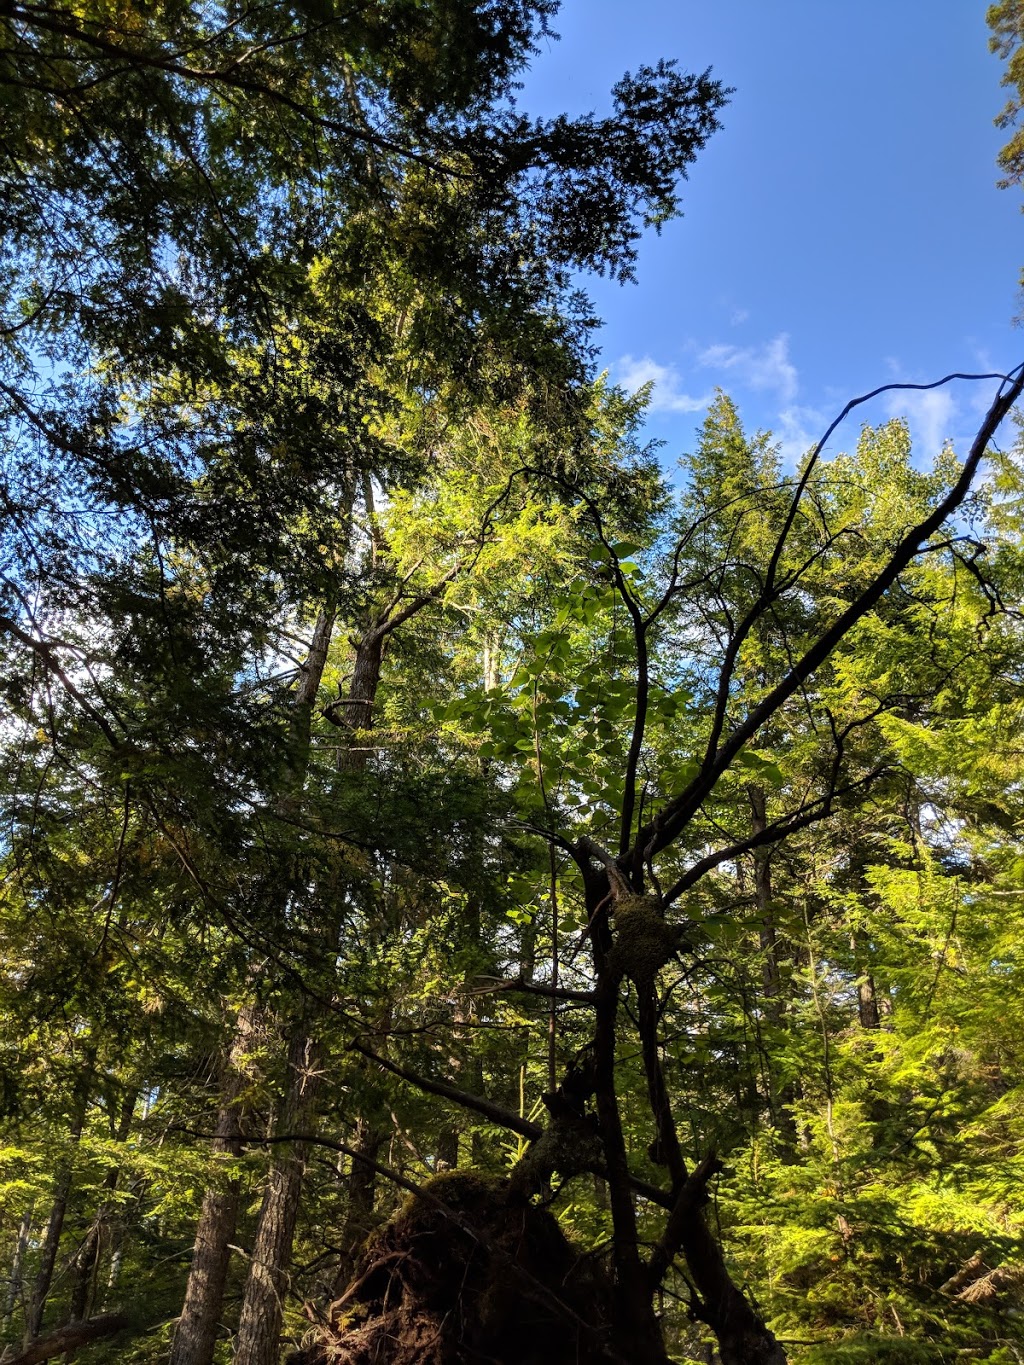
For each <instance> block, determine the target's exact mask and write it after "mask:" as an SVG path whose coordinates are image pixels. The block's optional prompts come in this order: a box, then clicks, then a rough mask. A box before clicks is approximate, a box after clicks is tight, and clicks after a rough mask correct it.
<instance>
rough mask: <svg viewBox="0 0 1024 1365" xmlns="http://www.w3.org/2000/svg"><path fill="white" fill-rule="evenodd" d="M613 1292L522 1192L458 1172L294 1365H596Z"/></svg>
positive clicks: (415, 1200)
mask: <svg viewBox="0 0 1024 1365" xmlns="http://www.w3.org/2000/svg"><path fill="white" fill-rule="evenodd" d="M608 1302H610V1291H609V1287H608V1285H607V1284H606V1283H605V1282H604V1279H603V1276H602V1274H601V1272H600V1270H599V1269H598V1268H597V1267H595V1266H594V1265H593V1264H592V1263H591V1262H590V1261H589V1260H587V1259H585V1258H581V1256H580V1254H579V1253H578V1251H577V1250H576V1249H574V1248H573V1247H572V1246H571V1245H570V1243H569V1242H568V1241H567V1240H566V1238H565V1236H564V1234H563V1233H562V1231H561V1229H560V1228H559V1226H558V1223H557V1222H556V1220H555V1219H554V1217H553V1216H552V1215H551V1214H550V1213H549V1212H548V1211H547V1210H546V1209H542V1208H539V1207H537V1206H536V1205H534V1204H531V1203H530V1202H529V1200H528V1199H525V1198H524V1197H523V1195H522V1193H521V1192H520V1191H519V1190H517V1189H516V1188H515V1187H514V1186H513V1185H512V1183H511V1182H510V1181H508V1180H504V1179H497V1178H494V1177H488V1176H484V1175H480V1174H478V1173H476V1172H473V1171H450V1172H446V1173H445V1174H444V1175H439V1176H436V1177H434V1179H433V1180H430V1181H428V1182H427V1184H426V1185H425V1186H424V1187H423V1190H422V1192H421V1193H420V1194H418V1195H414V1196H412V1197H411V1198H410V1199H408V1200H407V1201H406V1203H405V1204H404V1206H403V1207H402V1208H401V1209H400V1210H399V1212H398V1213H397V1214H396V1215H395V1216H394V1217H393V1218H392V1219H391V1221H390V1222H389V1223H387V1224H385V1226H384V1227H383V1228H381V1229H380V1230H379V1231H378V1232H376V1233H374V1234H373V1236H372V1237H371V1238H370V1239H369V1241H368V1242H367V1244H366V1247H365V1250H364V1253H363V1255H362V1257H361V1259H360V1262H359V1264H358V1265H357V1267H356V1270H355V1274H354V1276H353V1279H352V1283H351V1284H350V1286H349V1288H348V1289H347V1290H346V1292H345V1294H343V1295H342V1297H341V1298H340V1299H339V1300H338V1301H337V1302H336V1303H335V1304H334V1305H333V1307H332V1310H331V1315H330V1324H331V1325H330V1327H329V1328H327V1329H322V1330H321V1329H318V1331H317V1333H316V1336H315V1337H314V1338H313V1339H311V1340H310V1341H309V1343H308V1344H307V1345H306V1347H305V1348H304V1349H303V1350H302V1351H301V1352H300V1353H299V1354H298V1355H294V1356H292V1357H291V1361H290V1365H380V1362H381V1361H385V1360H386V1361H387V1362H388V1365H462V1363H463V1362H465V1365H469V1362H471V1361H477V1362H478V1361H480V1360H490V1361H493V1362H495V1365H564V1362H566V1361H573V1362H577V1361H578V1362H580V1365H596V1362H598V1361H601V1360H603V1359H606V1357H605V1355H604V1352H603V1350H602V1346H603V1345H604V1343H605V1342H606V1340H607V1337H606V1333H605V1331H604V1328H603V1325H602V1324H603V1323H604V1320H605V1305H606V1304H607V1303H608Z"/></svg>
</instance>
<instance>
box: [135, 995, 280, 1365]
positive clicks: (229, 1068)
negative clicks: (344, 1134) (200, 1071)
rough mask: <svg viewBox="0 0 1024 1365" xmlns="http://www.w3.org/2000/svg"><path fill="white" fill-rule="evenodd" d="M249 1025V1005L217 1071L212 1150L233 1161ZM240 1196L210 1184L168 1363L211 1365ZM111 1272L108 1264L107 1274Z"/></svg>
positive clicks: (234, 1183)
mask: <svg viewBox="0 0 1024 1365" xmlns="http://www.w3.org/2000/svg"><path fill="white" fill-rule="evenodd" d="M255 1021H256V1011H255V1007H254V1006H252V1005H247V1006H244V1007H243V1008H242V1010H241V1011H240V1012H239V1016H238V1022H237V1024H236V1026H235V1037H234V1040H233V1042H232V1045H231V1050H230V1052H229V1053H228V1056H227V1058H226V1059H225V1062H224V1065H223V1068H222V1073H221V1076H222V1078H221V1097H222V1098H221V1107H220V1112H219V1114H218V1116H217V1129H216V1132H217V1136H216V1138H215V1139H214V1142H213V1150H214V1152H217V1153H220V1154H222V1155H225V1156H229V1157H238V1156H240V1155H241V1152H242V1132H241V1122H240V1120H241V1112H240V1100H241V1096H242V1093H243V1091H244V1088H245V1083H246V1074H245V1055H246V1053H247V1051H248V1050H249V1047H250V1046H251V1040H252V1033H253V1030H254V1027H255ZM240 1192H241V1189H240V1184H239V1181H238V1179H237V1178H233V1179H231V1180H229V1181H228V1182H227V1184H226V1185H225V1186H223V1187H220V1186H211V1187H210V1188H209V1189H208V1190H207V1191H206V1194H205V1196H204V1198H203V1209H202V1212H201V1213H200V1215H199V1226H198V1227H197V1228H196V1240H195V1245H194V1247H193V1250H192V1264H191V1266H190V1268H189V1273H188V1285H187V1287H186V1290H185V1303H184V1305H183V1307H182V1310H181V1317H180V1318H179V1319H178V1325H177V1327H176V1328H175V1330H174V1340H173V1341H172V1343H171V1354H170V1358H169V1361H168V1365H212V1361H213V1353H214V1349H215V1347H216V1344H217V1335H218V1332H219V1330H220V1315H221V1307H222V1305H223V1302H224V1286H225V1284H226V1283H227V1277H228V1267H229V1264H230V1260H231V1249H230V1244H231V1239H232V1238H233V1237H234V1234H235V1223H236V1221H237V1218H238V1203H239V1197H240ZM113 1271H114V1267H113V1264H112V1265H111V1274H113Z"/></svg>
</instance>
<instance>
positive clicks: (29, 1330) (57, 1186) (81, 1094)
mask: <svg viewBox="0 0 1024 1365" xmlns="http://www.w3.org/2000/svg"><path fill="white" fill-rule="evenodd" d="M95 1059H96V1053H95V1050H94V1049H91V1050H90V1051H89V1052H88V1054H87V1055H86V1057H85V1059H84V1061H83V1066H82V1071H81V1074H80V1076H79V1079H78V1084H77V1086H76V1094H75V1108H74V1112H73V1114H72V1116H71V1133H70V1136H71V1143H72V1146H77V1145H78V1142H79V1141H80V1139H81V1136H82V1129H83V1128H84V1127H85V1113H86V1109H87V1107H88V1104H89V1088H90V1086H91V1084H92V1072H93V1065H94V1063H95ZM71 1181H72V1165H71V1159H70V1157H68V1158H67V1159H65V1160H64V1161H62V1162H61V1163H60V1165H59V1167H58V1169H57V1175H56V1179H55V1180H54V1188H53V1203H52V1204H51V1206H50V1217H49V1219H48V1220H47V1223H46V1233H45V1235H44V1237H43V1245H42V1249H41V1250H40V1253H39V1269H38V1271H37V1273H36V1282H35V1286H34V1288H33V1290H32V1301H31V1303H30V1304H29V1309H28V1315H27V1319H26V1322H25V1347H26V1348H28V1347H29V1346H30V1345H31V1344H32V1342H34V1341H35V1340H36V1338H37V1337H38V1336H39V1333H40V1331H41V1330H42V1326H43V1314H44V1313H45V1311H46V1300H47V1297H48V1295H49V1293H50V1285H51V1283H52V1281H53V1267H54V1265H55V1264H56V1261H57V1248H58V1247H59V1245H60V1235H61V1233H62V1231H63V1230H64V1217H65V1214H66V1213H67V1208H68V1196H69V1195H70V1193H71Z"/></svg>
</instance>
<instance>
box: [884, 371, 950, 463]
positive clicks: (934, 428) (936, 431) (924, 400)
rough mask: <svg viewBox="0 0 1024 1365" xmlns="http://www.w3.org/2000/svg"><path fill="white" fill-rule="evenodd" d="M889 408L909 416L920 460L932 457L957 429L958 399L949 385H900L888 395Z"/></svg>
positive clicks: (890, 412)
mask: <svg viewBox="0 0 1024 1365" xmlns="http://www.w3.org/2000/svg"><path fill="white" fill-rule="evenodd" d="M885 411H886V413H887V415H888V416H889V417H906V418H907V420H908V421H909V423H910V434H911V437H912V438H913V442H914V447H915V450H914V454H915V457H916V459H918V460H920V459H924V460H925V461H930V460H931V458H932V456H933V455H937V454H938V452H939V451H940V450H941V449H942V443H943V441H947V440H949V439H951V438H952V437H953V436H954V435H955V434H956V431H957V422H958V418H959V414H958V409H957V401H956V399H955V398H954V397H953V395H952V393H951V392H950V391H949V389H900V390H898V391H897V392H895V393H890V394H887V395H886V399H885Z"/></svg>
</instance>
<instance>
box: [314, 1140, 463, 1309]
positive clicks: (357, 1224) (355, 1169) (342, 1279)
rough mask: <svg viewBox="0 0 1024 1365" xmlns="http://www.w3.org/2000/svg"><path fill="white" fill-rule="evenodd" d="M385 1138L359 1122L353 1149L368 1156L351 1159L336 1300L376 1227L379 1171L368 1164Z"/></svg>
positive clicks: (335, 1292) (336, 1276) (346, 1286)
mask: <svg viewBox="0 0 1024 1365" xmlns="http://www.w3.org/2000/svg"><path fill="white" fill-rule="evenodd" d="M385 1137H386V1134H385V1133H384V1132H383V1131H382V1130H381V1129H379V1128H377V1127H375V1126H374V1124H372V1123H370V1122H368V1121H367V1120H366V1119H363V1118H360V1119H357V1120H356V1131H355V1136H354V1139H353V1141H352V1147H353V1150H354V1151H356V1152H359V1153H360V1155H362V1156H365V1157H366V1158H367V1161H357V1160H356V1159H355V1157H353V1158H352V1169H351V1171H350V1172H349V1177H348V1191H347V1193H348V1202H347V1206H346V1210H345V1222H344V1225H343V1227H342V1230H341V1257H340V1259H339V1261H338V1269H337V1273H336V1274H335V1278H334V1296H335V1298H338V1297H339V1296H340V1295H341V1294H343V1293H344V1292H345V1290H346V1289H347V1288H348V1284H349V1281H350V1280H351V1278H352V1273H353V1271H354V1269H355V1266H356V1263H357V1261H358V1260H359V1251H360V1248H361V1247H362V1245H363V1243H364V1242H365V1241H366V1238H367V1237H368V1236H369V1234H370V1231H371V1229H372V1226H373V1205H374V1198H375V1195H376V1191H377V1172H376V1171H375V1170H374V1168H373V1167H372V1166H370V1165H369V1164H368V1162H370V1161H376V1160H377V1157H378V1155H379V1154H380V1149H381V1146H382V1145H383V1143H384V1139H385ZM453 1164H454V1163H453Z"/></svg>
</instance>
